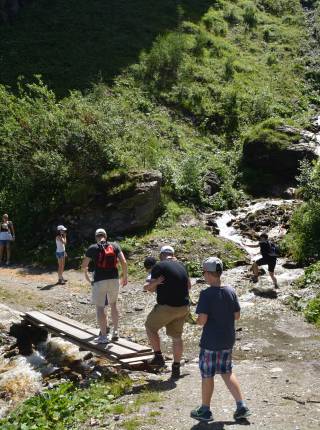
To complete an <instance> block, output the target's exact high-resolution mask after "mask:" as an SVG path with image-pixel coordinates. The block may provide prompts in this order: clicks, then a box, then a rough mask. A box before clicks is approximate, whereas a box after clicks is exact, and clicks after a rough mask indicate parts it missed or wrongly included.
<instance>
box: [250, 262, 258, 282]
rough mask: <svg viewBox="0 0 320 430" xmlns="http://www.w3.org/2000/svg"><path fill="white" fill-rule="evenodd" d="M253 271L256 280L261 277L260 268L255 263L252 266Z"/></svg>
mask: <svg viewBox="0 0 320 430" xmlns="http://www.w3.org/2000/svg"><path fill="white" fill-rule="evenodd" d="M251 270H252V271H253V274H254V276H255V277H256V278H258V276H259V266H258V265H257V263H256V262H255V261H254V262H253V264H252V266H251Z"/></svg>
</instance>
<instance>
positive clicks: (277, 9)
mask: <svg viewBox="0 0 320 430" xmlns="http://www.w3.org/2000/svg"><path fill="white" fill-rule="evenodd" d="M258 4H259V6H260V7H262V8H263V9H264V10H265V11H266V12H269V13H272V14H274V15H277V16H282V15H284V14H294V13H297V12H299V9H300V2H299V0H259V1H258Z"/></svg>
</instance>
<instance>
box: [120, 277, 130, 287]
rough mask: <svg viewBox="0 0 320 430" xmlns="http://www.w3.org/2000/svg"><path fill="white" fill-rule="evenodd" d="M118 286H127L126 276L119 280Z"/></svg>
mask: <svg viewBox="0 0 320 430" xmlns="http://www.w3.org/2000/svg"><path fill="white" fill-rule="evenodd" d="M120 284H121V286H122V287H125V286H126V285H127V284H128V278H127V277H126V276H123V277H122V278H121V281H120Z"/></svg>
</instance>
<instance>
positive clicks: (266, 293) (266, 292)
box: [251, 286, 278, 299]
mask: <svg viewBox="0 0 320 430" xmlns="http://www.w3.org/2000/svg"><path fill="white" fill-rule="evenodd" d="M251 291H252V292H253V293H254V294H255V295H256V296H260V297H265V298H268V299H276V298H277V297H278V294H277V292H276V290H275V289H274V288H269V287H260V286H255V287H253V288H251Z"/></svg>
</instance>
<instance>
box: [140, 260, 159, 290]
mask: <svg viewBox="0 0 320 430" xmlns="http://www.w3.org/2000/svg"><path fill="white" fill-rule="evenodd" d="M156 263H157V260H156V259H155V258H154V257H146V258H145V260H144V262H143V266H144V268H145V269H146V271H147V273H148V275H147V277H146V280H145V284H144V286H143V291H148V290H147V286H148V285H149V284H150V281H151V270H152V269H153V267H154V266H155V265H156Z"/></svg>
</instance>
